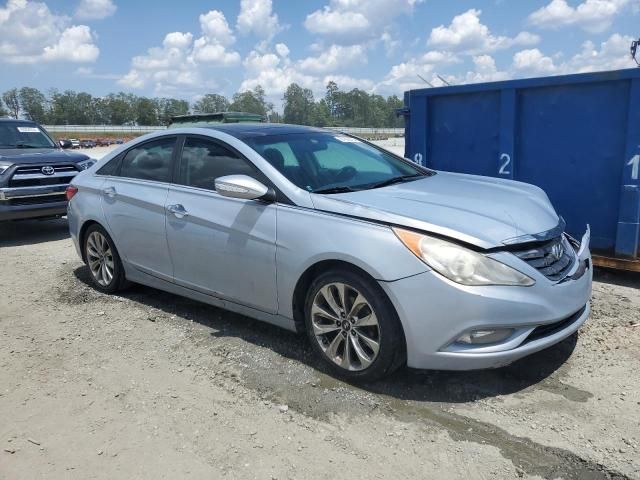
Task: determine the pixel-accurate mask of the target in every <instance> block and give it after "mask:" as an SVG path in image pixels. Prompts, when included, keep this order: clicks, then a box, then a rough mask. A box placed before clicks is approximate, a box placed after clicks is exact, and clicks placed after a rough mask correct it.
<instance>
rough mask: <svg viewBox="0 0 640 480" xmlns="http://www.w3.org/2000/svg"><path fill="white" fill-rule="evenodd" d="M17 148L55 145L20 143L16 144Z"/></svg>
mask: <svg viewBox="0 0 640 480" xmlns="http://www.w3.org/2000/svg"><path fill="white" fill-rule="evenodd" d="M16 148H53V147H44V146H42V145H29V144H28V143H18V144H16Z"/></svg>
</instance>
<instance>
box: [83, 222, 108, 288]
mask: <svg viewBox="0 0 640 480" xmlns="http://www.w3.org/2000/svg"><path fill="white" fill-rule="evenodd" d="M86 249H87V264H88V265H89V270H91V275H93V278H94V279H95V280H96V282H98V283H99V284H100V285H102V286H103V287H108V286H109V284H110V283H111V281H112V280H113V271H114V261H113V252H112V251H111V247H110V246H109V242H108V241H107V239H106V237H105V236H104V235H103V234H102V233H100V232H98V231H94V232H91V233H90V234H89V237H87V246H86Z"/></svg>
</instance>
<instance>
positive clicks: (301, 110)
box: [282, 83, 314, 125]
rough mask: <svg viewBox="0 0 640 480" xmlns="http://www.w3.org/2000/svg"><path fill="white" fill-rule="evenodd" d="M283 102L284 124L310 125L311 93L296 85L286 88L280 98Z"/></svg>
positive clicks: (312, 106) (311, 110)
mask: <svg viewBox="0 0 640 480" xmlns="http://www.w3.org/2000/svg"><path fill="white" fill-rule="evenodd" d="M282 100H283V101H284V122H285V123H294V124H298V125H310V124H311V117H312V114H313V108H314V104H313V93H312V92H311V90H309V89H308V88H302V87H301V86H300V85H298V84H297V83H292V84H291V85H289V87H287V91H286V92H285V93H284V97H283V98H282Z"/></svg>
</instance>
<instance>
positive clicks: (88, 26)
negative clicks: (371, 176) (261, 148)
mask: <svg viewBox="0 0 640 480" xmlns="http://www.w3.org/2000/svg"><path fill="white" fill-rule="evenodd" d="M638 36H640V0H538V1H535V0H305V1H302V0H299V1H295V0H237V1H227V0H217V1H196V0H182V1H176V0H172V1H166V0H154V1H139V0H126V1H125V0H45V1H30V0H8V1H7V0H0V92H1V91H4V90H6V89H8V88H12V87H22V86H31V87H36V88H39V89H41V90H43V91H45V92H46V91H48V90H49V89H51V88H57V89H60V90H65V89H72V90H78V91H86V92H89V93H91V94H93V95H97V96H100V95H105V94H107V93H110V92H117V91H125V92H131V93H135V94H137V95H145V96H172V97H176V98H183V99H186V100H190V101H193V100H197V99H198V98H199V97H201V96H202V95H203V94H206V93H219V94H223V95H226V96H227V97H231V96H232V95H233V93H235V92H237V91H242V90H246V89H250V88H254V87H255V86H256V85H261V86H262V87H263V88H264V89H265V91H266V94H267V96H268V98H269V99H270V100H271V101H273V102H274V103H275V105H276V108H278V106H279V105H280V104H281V99H282V94H283V92H284V90H285V89H286V87H287V86H288V85H289V84H290V83H292V82H296V83H298V84H299V85H301V86H303V87H306V88H310V89H311V90H312V91H313V92H314V95H316V97H318V96H322V95H323V94H324V89H325V85H326V84H327V82H328V81H329V80H334V81H335V82H336V83H337V84H338V86H339V87H340V88H341V89H345V90H349V89H352V88H360V89H363V90H366V91H368V92H375V93H379V94H382V95H385V96H387V95H391V94H396V95H402V93H403V92H404V91H405V90H408V89H411V88H422V87H425V86H426V85H427V84H426V83H425V81H426V82H429V83H430V84H432V85H434V86H439V85H442V84H443V80H442V79H444V81H446V82H448V83H452V84H463V83H472V82H484V81H494V80H504V79H510V78H523V77H533V76H544V75H558V74H565V73H576V72H589V71H597V70H610V69H619V68H633V67H635V63H634V62H633V61H632V60H631V58H630V56H629V46H630V43H631V40H632V39H633V38H636V39H637V38H638ZM639 57H640V55H639ZM421 77H422V78H421Z"/></svg>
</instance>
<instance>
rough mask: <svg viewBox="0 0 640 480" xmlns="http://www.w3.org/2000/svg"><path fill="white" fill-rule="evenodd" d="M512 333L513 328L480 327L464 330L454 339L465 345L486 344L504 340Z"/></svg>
mask: <svg viewBox="0 0 640 480" xmlns="http://www.w3.org/2000/svg"><path fill="white" fill-rule="evenodd" d="M512 334H513V328H496V329H488V328H486V329H481V330H471V331H469V332H465V333H464V334H462V335H461V336H460V337H458V339H457V340H456V343H464V344H467V345H486V344H488V343H497V342H501V341H502V340H506V339H507V338H509V337H510V336H511V335H512Z"/></svg>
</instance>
